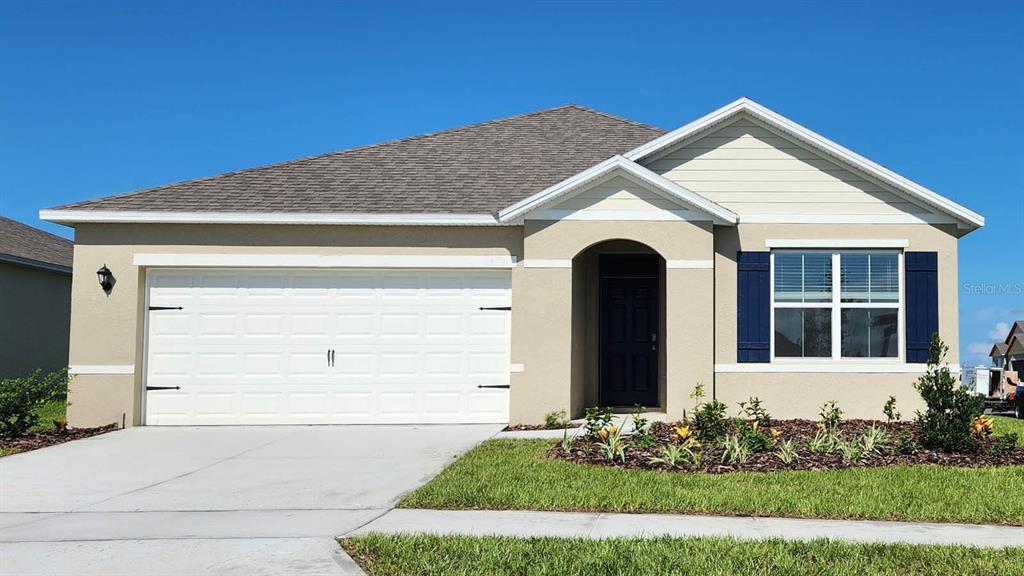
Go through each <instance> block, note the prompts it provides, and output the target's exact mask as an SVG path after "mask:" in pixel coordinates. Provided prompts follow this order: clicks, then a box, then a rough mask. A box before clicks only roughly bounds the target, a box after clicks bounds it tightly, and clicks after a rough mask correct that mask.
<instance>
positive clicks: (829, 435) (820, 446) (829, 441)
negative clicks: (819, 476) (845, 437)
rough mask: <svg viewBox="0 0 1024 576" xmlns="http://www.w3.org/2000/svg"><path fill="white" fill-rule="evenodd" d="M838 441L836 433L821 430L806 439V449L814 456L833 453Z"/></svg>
mask: <svg viewBox="0 0 1024 576" xmlns="http://www.w3.org/2000/svg"><path fill="white" fill-rule="evenodd" d="M840 440H841V438H840V437H839V435H838V433H836V432H831V431H829V430H826V429H825V428H821V429H820V430H818V431H817V432H815V433H814V436H811V437H810V438H808V439H807V447H808V448H810V449H811V452H814V453H816V454H825V453H827V452H833V451H835V448H836V445H837V444H838V443H839V441H840Z"/></svg>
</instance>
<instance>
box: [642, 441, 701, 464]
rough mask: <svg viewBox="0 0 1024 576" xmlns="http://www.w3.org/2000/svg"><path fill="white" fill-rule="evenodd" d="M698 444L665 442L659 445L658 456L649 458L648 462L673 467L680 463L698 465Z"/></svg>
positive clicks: (699, 459) (699, 455) (699, 456)
mask: <svg viewBox="0 0 1024 576" xmlns="http://www.w3.org/2000/svg"><path fill="white" fill-rule="evenodd" d="M699 446H700V445H699V444H697V445H696V447H693V446H691V445H689V444H667V445H665V446H662V447H661V450H660V451H659V452H658V456H656V457H654V458H651V459H650V460H649V461H648V462H650V463H651V464H653V465H655V466H668V467H670V468H674V467H676V466H678V465H680V464H689V465H692V466H700V461H701V453H700V450H699Z"/></svg>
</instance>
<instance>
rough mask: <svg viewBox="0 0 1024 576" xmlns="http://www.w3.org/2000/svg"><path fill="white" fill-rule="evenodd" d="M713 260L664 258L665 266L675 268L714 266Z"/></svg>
mask: <svg viewBox="0 0 1024 576" xmlns="http://www.w3.org/2000/svg"><path fill="white" fill-rule="evenodd" d="M714 267H715V261H714V260H666V261H665V268H668V269H670V270H671V269H677V270H696V269H708V268H714Z"/></svg>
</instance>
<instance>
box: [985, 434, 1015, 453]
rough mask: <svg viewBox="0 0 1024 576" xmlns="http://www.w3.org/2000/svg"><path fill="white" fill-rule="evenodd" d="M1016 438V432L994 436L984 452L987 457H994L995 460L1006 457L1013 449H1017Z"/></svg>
mask: <svg viewBox="0 0 1024 576" xmlns="http://www.w3.org/2000/svg"><path fill="white" fill-rule="evenodd" d="M1017 438H1018V436H1017V433H1016V432H1012V433H1010V434H1003V435H1002V436H996V437H995V438H993V439H992V443H991V444H989V445H988V448H987V449H986V450H985V451H986V452H988V454H989V456H995V457H997V458H1002V457H1003V456H1008V455H1009V454H1010V453H1011V452H1013V450H1014V448H1016V447H1017Z"/></svg>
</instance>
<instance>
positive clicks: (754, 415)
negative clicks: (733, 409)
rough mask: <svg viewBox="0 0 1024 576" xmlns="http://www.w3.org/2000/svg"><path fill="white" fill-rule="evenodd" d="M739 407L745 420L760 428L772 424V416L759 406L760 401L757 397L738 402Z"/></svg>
mask: <svg viewBox="0 0 1024 576" xmlns="http://www.w3.org/2000/svg"><path fill="white" fill-rule="evenodd" d="M739 405H740V410H742V411H743V415H744V416H746V417H747V420H752V421H754V422H757V423H759V424H761V425H762V426H767V425H769V424H771V423H772V415H771V414H769V413H768V410H767V409H765V407H764V406H762V405H761V399H760V398H758V397H757V396H751V397H750V398H749V399H748V400H747V401H746V402H740V403H739Z"/></svg>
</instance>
